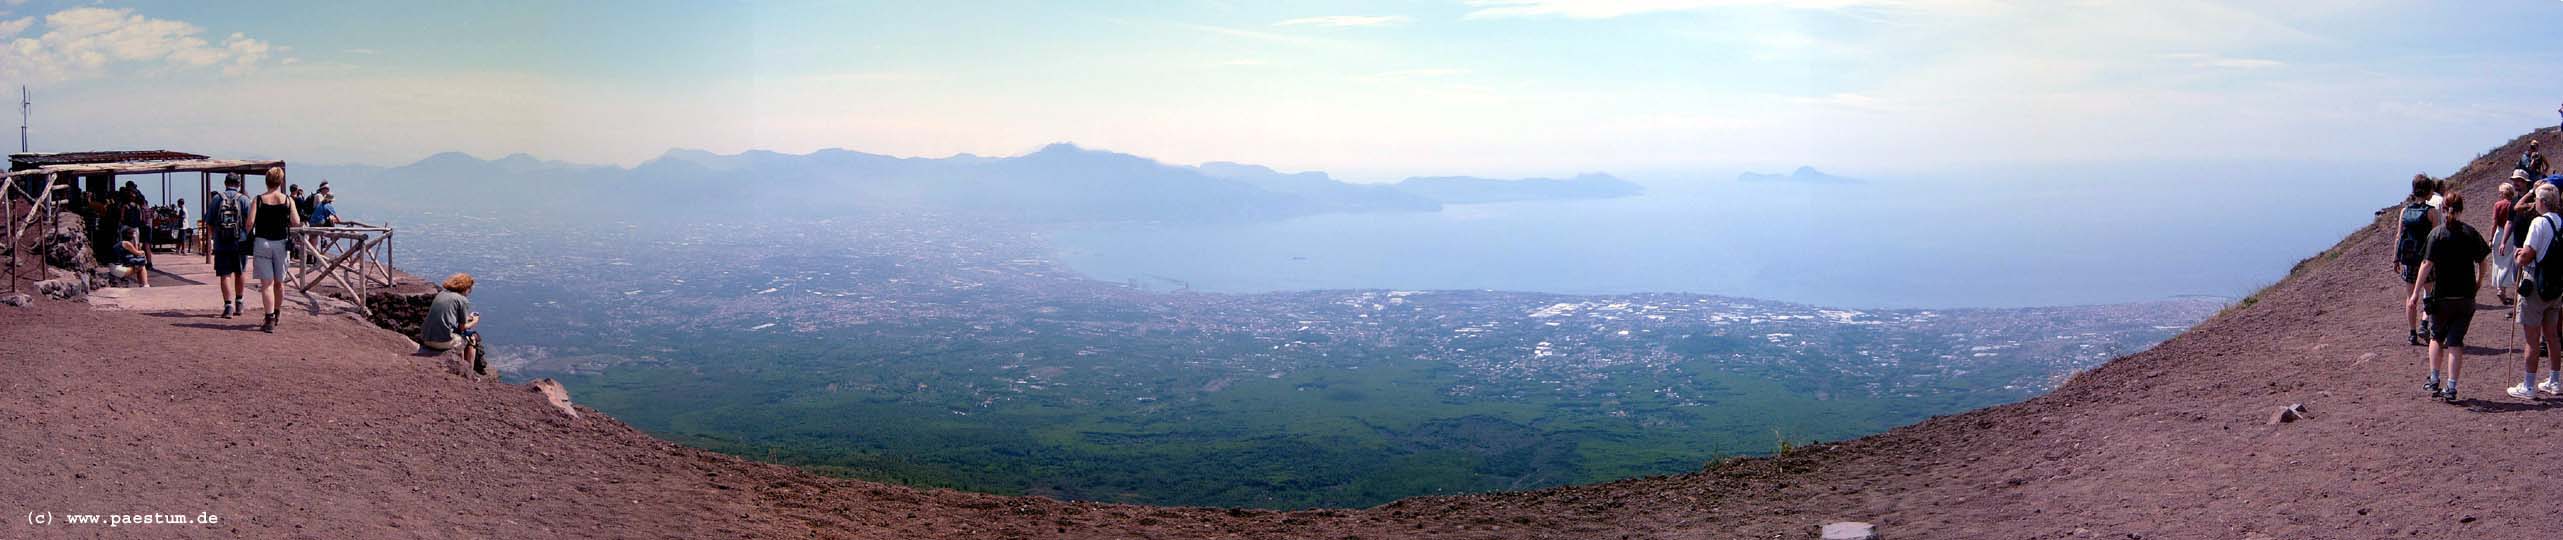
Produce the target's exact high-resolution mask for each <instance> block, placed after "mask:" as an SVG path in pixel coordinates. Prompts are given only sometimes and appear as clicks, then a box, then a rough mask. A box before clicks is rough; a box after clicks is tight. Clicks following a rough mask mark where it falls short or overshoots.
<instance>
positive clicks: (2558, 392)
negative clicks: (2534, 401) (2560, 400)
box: [2536, 379, 2563, 396]
mask: <svg viewBox="0 0 2563 540" xmlns="http://www.w3.org/2000/svg"><path fill="white" fill-rule="evenodd" d="M2536 391H2538V392H2544V393H2545V394H2546V395H2549V396H2563V384H2554V381H2553V380H2552V379H2547V380H2546V381H2545V382H2541V383H2536Z"/></svg>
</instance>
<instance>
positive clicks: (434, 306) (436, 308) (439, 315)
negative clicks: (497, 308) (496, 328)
mask: <svg viewBox="0 0 2563 540" xmlns="http://www.w3.org/2000/svg"><path fill="white" fill-rule="evenodd" d="M473 285H474V283H473V281H472V275H471V274H466V273H457V274H454V275H453V276H449V277H446V278H445V282H444V283H441V284H439V285H438V288H440V289H442V290H440V291H437V292H436V299H435V300H430V301H429V302H428V304H427V320H426V321H424V322H421V323H420V324H419V325H418V346H419V347H421V348H425V349H427V350H431V351H437V352H444V351H452V350H456V349H460V350H462V352H463V361H464V362H467V363H470V364H471V366H472V373H475V374H482V375H487V374H489V367H488V364H487V363H485V362H483V361H482V360H481V335H480V331H479V328H480V325H481V314H479V313H475V312H473V311H472V299H471V294H472V286H473Z"/></svg>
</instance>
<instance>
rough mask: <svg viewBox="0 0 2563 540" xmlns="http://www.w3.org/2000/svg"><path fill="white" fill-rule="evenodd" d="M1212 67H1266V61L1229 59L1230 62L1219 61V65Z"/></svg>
mask: <svg viewBox="0 0 2563 540" xmlns="http://www.w3.org/2000/svg"><path fill="white" fill-rule="evenodd" d="M1211 65H1214V66H1222V67H1248V66H1260V65H1264V61H1263V60H1257V59H1253V58H1233V59H1228V60H1221V61H1219V62H1218V63H1215V64H1211Z"/></svg>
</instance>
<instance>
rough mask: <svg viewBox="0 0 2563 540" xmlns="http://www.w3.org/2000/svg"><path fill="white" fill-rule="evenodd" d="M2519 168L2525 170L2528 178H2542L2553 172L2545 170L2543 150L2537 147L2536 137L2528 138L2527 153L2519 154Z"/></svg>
mask: <svg viewBox="0 0 2563 540" xmlns="http://www.w3.org/2000/svg"><path fill="white" fill-rule="evenodd" d="M2519 170H2522V171H2527V174H2528V177H2529V178H2544V177H2545V175H2547V174H2550V173H2552V172H2553V171H2550V170H2547V168H2546V163H2545V151H2544V150H2543V149H2541V148H2538V147H2537V144H2536V139H2528V140H2527V153H2525V154H2519Z"/></svg>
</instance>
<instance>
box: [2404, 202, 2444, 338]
mask: <svg viewBox="0 0 2563 540" xmlns="http://www.w3.org/2000/svg"><path fill="white" fill-rule="evenodd" d="M2437 192H2438V182H2437V181H2433V180H2430V177H2429V175H2425V174H2424V175H2413V176H2412V194H2411V196H2409V197H2405V198H2404V199H2403V211H2402V214H2401V216H2400V218H2399V219H2397V220H2396V221H2395V230H2394V238H2395V239H2396V240H2395V244H2394V273H2396V274H2400V275H2402V276H2403V283H2404V284H2406V285H2409V284H2412V283H2413V282H2414V281H2415V280H2414V279H2413V278H2415V277H2418V274H2419V272H2420V269H2421V248H2422V247H2423V246H2425V245H2426V244H2427V243H2428V242H2429V231H2430V229H2432V228H2435V227H2436V226H2437V223H2438V219H2437V218H2438V216H2437V214H2436V211H2435V209H2434V208H2433V207H2432V206H2431V205H2430V197H2432V196H2435V195H2437ZM2403 311H2404V313H2403V318H2404V319H2405V321H2404V322H2405V326H2406V328H2405V330H2406V331H2407V332H2406V333H2407V334H2408V337H2409V338H2410V340H2411V343H2412V344H2413V345H2421V344H2422V342H2421V314H2420V309H2419V307H2418V306H2417V305H2411V304H2409V303H2406V305H2405V306H2404V310H2403Z"/></svg>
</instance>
